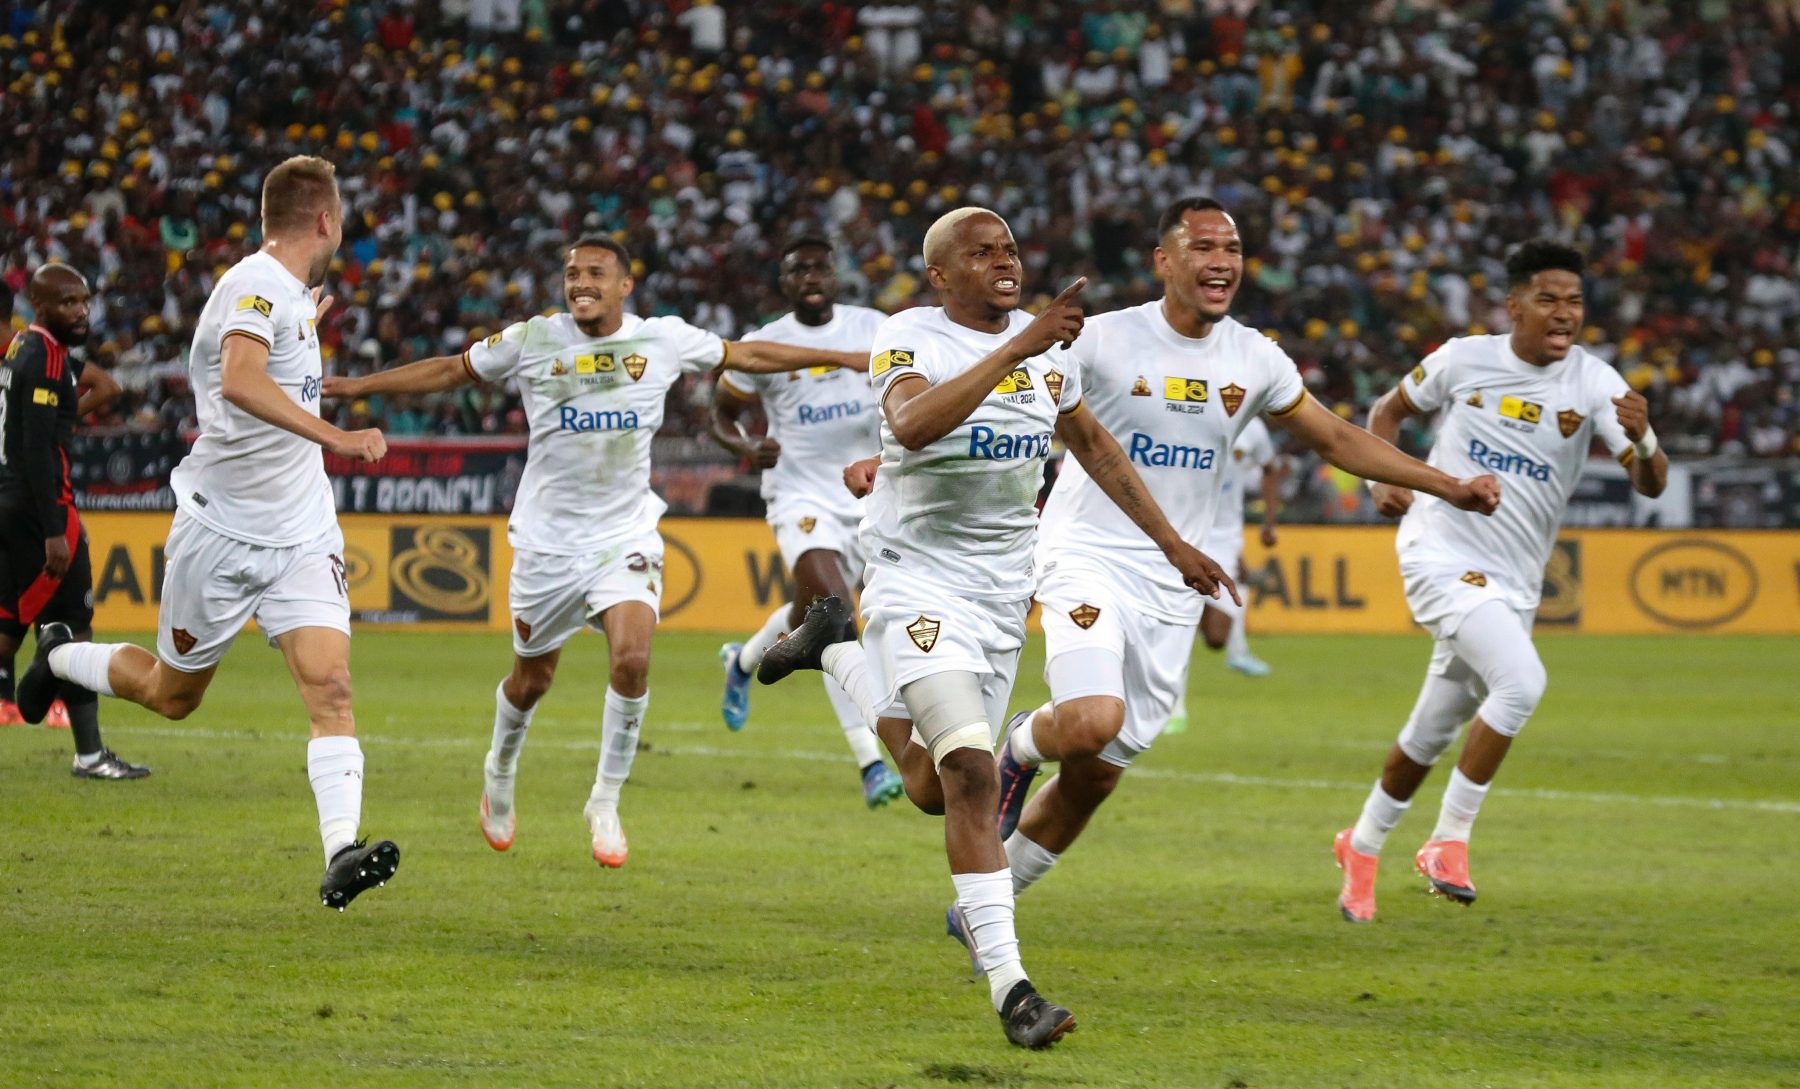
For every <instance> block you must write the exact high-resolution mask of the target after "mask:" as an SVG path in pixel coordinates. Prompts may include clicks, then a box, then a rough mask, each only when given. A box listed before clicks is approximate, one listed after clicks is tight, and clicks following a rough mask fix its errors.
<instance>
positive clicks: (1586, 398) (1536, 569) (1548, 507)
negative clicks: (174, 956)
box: [1395, 334, 1632, 609]
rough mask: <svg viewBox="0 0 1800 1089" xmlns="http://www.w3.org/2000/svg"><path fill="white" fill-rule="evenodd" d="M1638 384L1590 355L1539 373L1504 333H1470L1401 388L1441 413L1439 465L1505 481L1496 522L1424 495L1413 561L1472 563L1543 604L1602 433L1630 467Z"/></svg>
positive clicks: (1408, 538)
mask: <svg viewBox="0 0 1800 1089" xmlns="http://www.w3.org/2000/svg"><path fill="white" fill-rule="evenodd" d="M1628 388H1629V387H1628V386H1626V384H1625V380H1624V379H1623V378H1620V377H1619V375H1618V374H1617V372H1615V371H1614V370H1613V369H1612V368H1611V367H1609V366H1607V365H1606V363H1605V362H1604V361H1603V360H1601V359H1600V358H1599V357H1598V356H1596V355H1593V354H1591V353H1589V352H1587V351H1584V350H1582V349H1581V348H1572V349H1570V351H1569V354H1568V355H1567V356H1565V357H1563V358H1562V359H1560V360H1558V361H1557V362H1555V363H1551V364H1550V365H1548V366H1544V367H1539V366H1534V365H1533V364H1530V363H1527V362H1525V361H1524V360H1522V359H1520V358H1519V357H1518V356H1516V355H1514V354H1513V351H1512V347H1511V344H1510V342H1509V339H1508V337H1507V336H1506V335H1504V334H1496V335H1493V336H1478V337H1459V338H1457V339H1455V340H1451V341H1449V342H1448V343H1446V344H1445V345H1444V346H1443V347H1441V348H1439V349H1438V350H1437V351H1435V352H1432V353H1431V354H1430V355H1428V356H1426V357H1425V360H1424V362H1422V363H1420V364H1419V365H1418V366H1417V367H1414V368H1413V370H1412V373H1410V374H1408V375H1407V376H1406V377H1405V378H1404V379H1402V380H1401V382H1400V394H1401V396H1402V397H1404V398H1405V399H1406V401H1407V403H1408V404H1410V405H1411V406H1412V407H1413V408H1414V409H1415V410H1417V411H1419V412H1422V413H1437V414H1438V419H1437V436H1436V438H1434V439H1433V440H1432V445H1431V457H1430V459H1429V460H1430V462H1431V464H1432V465H1433V466H1435V467H1437V468H1439V469H1442V470H1443V471H1444V472H1446V473H1449V474H1450V475H1451V476H1454V477H1470V476H1478V475H1480V474H1482V473H1492V474H1494V475H1495V476H1497V477H1499V478H1500V488H1501V494H1500V509H1499V510H1497V511H1495V512H1494V514H1493V515H1492V516H1491V517H1483V516H1481V515H1479V514H1474V513H1471V512H1468V511H1462V510H1458V509H1456V508H1455V507H1453V506H1451V505H1450V504H1449V503H1446V502H1444V501H1443V500H1441V499H1438V498H1435V497H1433V496H1429V495H1426V494H1424V493H1423V492H1420V493H1418V494H1417V495H1416V496H1414V498H1413V505H1412V508H1411V509H1410V510H1408V511H1407V513H1406V517H1404V518H1403V519H1401V521H1400V532H1399V535H1398V537H1397V538H1396V541H1395V545H1396V547H1397V548H1398V550H1399V553H1400V562H1401V565H1402V566H1403V567H1404V566H1407V565H1409V564H1413V565H1438V566H1444V567H1466V568H1467V569H1468V571H1469V572H1471V573H1473V574H1475V575H1477V576H1479V577H1481V578H1483V579H1484V580H1487V581H1490V582H1492V581H1497V582H1499V583H1500V584H1501V586H1502V587H1503V588H1504V589H1505V591H1506V594H1507V597H1508V599H1509V600H1510V601H1511V603H1512V605H1513V607H1514V608H1516V609H1535V608H1537V604H1538V592H1539V589H1540V587H1541V585H1542V583H1543V578H1544V564H1545V563H1546V562H1547V561H1548V560H1549V558H1550V549H1551V547H1552V546H1553V545H1554V544H1555V541H1556V529H1557V526H1558V525H1560V524H1561V523H1562V518H1563V512H1564V510H1566V509H1567V507H1568V503H1569V494H1570V493H1571V492H1572V491H1574V489H1575V481H1576V479H1577V478H1579V477H1580V476H1581V466H1582V463H1583V462H1585V461H1586V460H1587V455H1588V447H1589V446H1590V445H1591V444H1592V442H1593V438H1594V436H1595V435H1598V436H1599V437H1600V441H1601V442H1602V443H1604V444H1605V445H1606V448H1607V449H1608V450H1609V451H1611V452H1612V453H1613V454H1614V455H1615V456H1618V457H1619V458H1620V460H1622V461H1625V462H1626V463H1627V464H1629V463H1630V461H1631V456H1632V455H1631V440H1630V439H1627V438H1626V437H1625V429H1624V428H1623V427H1621V426H1619V419H1618V409H1617V407H1615V406H1614V405H1613V403H1612V399H1613V398H1614V397H1619V396H1623V395H1624V393H1625V391H1626V390H1627V389H1628Z"/></svg>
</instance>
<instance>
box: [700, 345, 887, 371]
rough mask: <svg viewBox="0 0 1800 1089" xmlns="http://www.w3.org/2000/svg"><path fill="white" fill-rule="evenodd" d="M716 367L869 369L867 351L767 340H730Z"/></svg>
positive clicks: (787, 369)
mask: <svg viewBox="0 0 1800 1089" xmlns="http://www.w3.org/2000/svg"><path fill="white" fill-rule="evenodd" d="M719 366H721V367H723V368H725V369H726V370H728V371H743V372H744V373H745V374H780V373H782V372H783V371H802V370H805V369H806V368H808V367H842V368H844V369H845V370H847V371H866V370H868V369H869V353H867V352H832V351H826V350H825V349H823V348H801V347H798V346H797V345H793V344H776V343H775V342H773V341H768V340H729V341H726V342H725V359H724V361H722V362H721V363H720V364H719Z"/></svg>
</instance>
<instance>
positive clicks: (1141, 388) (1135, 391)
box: [1131, 374, 1150, 397]
mask: <svg viewBox="0 0 1800 1089" xmlns="http://www.w3.org/2000/svg"><path fill="white" fill-rule="evenodd" d="M1131 395H1132V396H1133V397H1148V396H1150V383H1149V382H1148V381H1147V380H1146V379H1145V378H1144V376H1143V375H1141V374H1140V375H1138V376H1137V381H1135V382H1133V383H1132V384H1131Z"/></svg>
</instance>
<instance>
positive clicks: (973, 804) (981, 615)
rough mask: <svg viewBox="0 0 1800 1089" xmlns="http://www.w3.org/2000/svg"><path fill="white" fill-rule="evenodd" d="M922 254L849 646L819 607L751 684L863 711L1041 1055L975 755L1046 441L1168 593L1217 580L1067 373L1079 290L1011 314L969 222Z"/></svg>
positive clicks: (977, 958)
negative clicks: (844, 700) (795, 688)
mask: <svg viewBox="0 0 1800 1089" xmlns="http://www.w3.org/2000/svg"><path fill="white" fill-rule="evenodd" d="M924 256H925V264H926V276H927V278H928V280H929V281H930V283H931V286H932V287H933V288H934V289H936V291H937V293H938V296H939V298H940V299H941V300H942V302H943V305H942V306H941V307H920V308H917V309H913V310H907V311H903V312H901V313H899V314H896V315H894V316H893V317H891V318H889V319H888V320H887V321H886V322H884V323H883V324H882V326H881V329H880V331H879V332H878V333H877V334H876V337H875V346H874V352H875V354H874V358H873V360H872V361H871V363H870V367H869V376H870V380H871V382H872V383H873V385H874V387H875V390H876V392H877V394H878V395H879V396H880V397H881V407H882V426H881V462H880V468H879V470H878V472H877V473H876V475H875V486H874V491H873V492H872V493H871V494H870V496H869V499H868V514H867V516H866V517H865V518H864V520H863V537H864V539H863V546H864V548H865V549H866V550H867V551H868V553H869V556H870V559H869V564H868V571H867V582H868V587H867V589H866V590H865V591H864V593H863V597H862V615H863V620H864V622H865V624H866V630H865V632H864V635H863V645H862V646H859V645H858V644H856V643H854V642H846V641H843V632H844V627H845V624H846V623H847V622H848V619H849V614H848V610H847V608H846V607H845V606H844V605H843V603H842V602H841V601H840V600H838V599H836V598H826V599H824V600H823V601H821V602H818V603H816V604H815V605H814V606H813V607H812V608H811V609H809V610H808V613H807V617H806V621H805V622H804V623H803V624H802V625H801V627H800V629H799V630H798V631H796V632H795V633H794V634H793V635H792V636H790V637H789V638H788V639H786V640H784V641H782V642H780V643H777V644H776V645H775V646H773V647H771V648H770V649H769V651H768V653H767V654H765V655H764V658H763V663H762V666H761V667H760V668H759V670H758V671H757V677H758V679H759V680H762V681H764V682H765V683H769V682H773V681H775V680H778V679H780V678H781V677H782V676H785V675H786V674H787V673H788V672H790V671H792V670H793V669H795V668H798V667H801V666H805V667H810V668H824V669H826V670H828V671H829V672H830V673H831V674H832V675H833V676H834V677H836V678H837V679H838V681H839V682H840V683H842V684H843V685H844V687H845V689H846V691H848V692H849V693H850V694H851V696H852V698H854V699H857V701H858V703H859V705H861V706H865V707H868V708H869V709H870V714H871V717H877V716H878V722H877V730H878V732H879V733H880V735H881V738H882V740H883V741H884V742H885V743H886V744H887V747H888V750H889V751H890V752H891V753H893V754H894V756H895V759H896V760H897V761H898V763H899V765H900V770H901V775H902V777H903V778H904V780H905V782H906V790H907V795H908V797H909V798H911V799H912V800H913V802H914V803H915V804H916V805H918V806H919V807H920V808H921V809H923V810H925V811H926V812H931V813H942V814H943V815H944V846H945V851H946V854H947V855H948V856H949V861H950V873H951V881H952V883H953V884H954V885H955V887H956V902H955V903H954V904H953V905H952V906H951V908H950V911H949V913H948V915H949V923H950V927H951V930H952V933H954V934H956V935H957V936H959V937H960V938H961V939H962V941H963V942H964V944H965V945H966V946H967V947H968V949H969V953H970V959H971V963H972V964H973V965H974V967H975V969H976V971H978V972H984V973H985V974H986V975H987V979H988V988H989V995H990V997H991V998H992V1000H993V1003H994V1008H995V1010H997V1011H998V1012H999V1014H1000V1019H1001V1022H1002V1024H1003V1026H1004V1027H1005V1031H1006V1036H1007V1039H1009V1040H1011V1041H1012V1042H1013V1043H1016V1044H1019V1045H1022V1046H1026V1047H1033V1048H1041V1047H1048V1046H1049V1045H1050V1044H1052V1043H1054V1042H1055V1041H1056V1040H1057V1039H1058V1038H1060V1037H1061V1036H1062V1035H1063V1034H1064V1033H1066V1032H1068V1031H1069V1030H1070V1029H1072V1028H1074V1027H1075V1019H1074V1016H1073V1015H1072V1014H1070V1012H1069V1011H1068V1010H1067V1009H1064V1008H1063V1007H1061V1006H1058V1005H1055V1004H1053V1003H1051V1002H1048V1001H1046V1000H1045V999H1044V998H1043V997H1042V996H1040V995H1039V994H1038V992H1037V990H1036V988H1034V987H1033V986H1032V984H1031V981H1030V980H1029V979H1028V978H1027V976H1026V973H1025V968H1024V965H1023V964H1022V963H1021V961H1020V959H1019V947H1018V938H1017V936H1016V932H1015V928H1014V924H1013V888H1012V879H1011V877H1010V875H1009V874H1008V871H1007V868H1006V856H1005V854H1004V852H1003V851H1002V849H1001V844H1000V837H999V836H998V835H997V834H996V832H995V828H994V823H993V813H994V807H995V805H996V804H997V802H998V800H999V782H998V779H997V777H996V774H995V769H994V760H993V756H992V748H993V744H994V730H993V724H997V723H998V722H1000V720H1001V719H1002V717H1003V716H1004V715H1005V713H1006V701H1007V699H1008V697H1009V696H1010V694H1011V692H1012V683H1013V677H1014V674H1015V673H1016V671H1017V669H1018V662H1019V651H1020V648H1021V647H1023V645H1024V642H1025V614H1026V612H1027V610H1028V609H1029V607H1030V604H1031V593H1032V588H1033V583H1034V580H1033V577H1032V563H1031V551H1032V543H1033V540H1034V538H1035V537H1036V535H1037V533H1036V529H1037V511H1036V507H1035V500H1036V498H1037V493H1038V488H1039V486H1040V485H1041V483H1042V481H1043V473H1044V461H1045V459H1046V458H1047V457H1048V456H1049V453H1050V441H1051V436H1052V434H1053V433H1055V434H1058V435H1060V436H1061V437H1062V439H1063V441H1064V443H1065V444H1066V445H1067V446H1068V448H1069V452H1070V454H1071V455H1072V456H1073V457H1074V459H1075V461H1076V462H1078V463H1079V464H1081V465H1082V466H1083V467H1084V470H1085V471H1086V472H1087V474H1089V476H1091V478H1092V479H1093V480H1094V482H1095V483H1096V485H1097V486H1098V487H1099V489H1100V490H1101V492H1102V493H1103V494H1104V495H1105V497H1106V499H1107V500H1108V501H1109V502H1110V503H1113V504H1117V506H1118V507H1119V508H1120V510H1121V511H1123V516H1125V517H1129V518H1130V519H1131V521H1132V523H1133V524H1134V525H1135V526H1137V527H1138V532H1139V533H1140V534H1143V535H1147V536H1148V538H1149V539H1151V540H1154V541H1155V542H1156V546H1155V547H1157V548H1158V549H1159V550H1160V551H1161V554H1162V555H1163V556H1164V557H1166V558H1165V559H1164V560H1163V562H1164V564H1165V565H1172V566H1173V570H1174V571H1175V572H1179V573H1178V574H1176V575H1174V577H1176V578H1179V579H1180V580H1181V582H1182V583H1183V585H1184V587H1186V586H1191V587H1194V588H1196V589H1199V590H1201V591H1203V592H1206V593H1216V592H1218V589H1219V587H1220V586H1221V585H1223V586H1225V587H1227V588H1229V587H1230V579H1228V578H1227V577H1226V576H1225V574H1224V572H1223V571H1222V570H1221V569H1220V568H1219V567H1218V565H1217V564H1215V563H1213V562H1212V561H1211V560H1209V559H1207V558H1206V557H1205V556H1203V555H1201V554H1200V553H1199V552H1198V551H1196V550H1195V549H1194V548H1193V547H1191V546H1190V545H1188V544H1186V543H1185V542H1184V541H1183V540H1182V539H1181V538H1180V537H1179V536H1178V535H1177V534H1176V532H1175V530H1174V529H1173V528H1172V527H1171V526H1170V525H1169V522H1168V519H1166V518H1165V517H1164V516H1163V514H1162V511H1161V510H1159V509H1158V508H1157V505H1156V503H1155V501H1154V500H1152V499H1151V498H1150V496H1149V493H1148V491H1147V490H1146V489H1145V487H1144V482H1143V481H1142V480H1141V479H1140V478H1139V476H1138V474H1137V472H1136V470H1135V469H1134V468H1133V467H1132V463H1131V461H1130V460H1128V459H1127V457H1126V455H1125V452H1124V451H1123V450H1122V449H1120V447H1119V444H1118V442H1116V441H1115V440H1114V439H1113V437H1112V436H1111V435H1109V434H1108V433H1107V432H1106V430H1105V429H1104V428H1103V427H1102V426H1101V425H1100V423H1099V422H1098V421H1097V420H1096V419H1095V417H1094V415H1093V414H1092V413H1091V412H1088V411H1087V409H1086V402H1085V400H1084V395H1083V386H1082V381H1083V379H1082V374H1081V371H1080V368H1079V367H1078V366H1077V365H1076V363H1075V361H1074V359H1073V358H1072V357H1071V355H1070V353H1068V352H1067V351H1066V350H1064V349H1066V347H1067V345H1068V344H1069V343H1071V342H1073V341H1075V340H1076V338H1077V337H1079V336H1081V330H1082V313H1081V310H1080V307H1079V304H1078V302H1077V297H1078V296H1079V295H1080V293H1081V289H1082V287H1083V286H1084V285H1085V283H1086V281H1085V280H1077V281H1076V282H1075V283H1074V284H1071V285H1070V286H1069V287H1068V288H1067V289H1065V290H1064V291H1063V292H1062V294H1060V295H1058V296H1057V298H1056V299H1055V301H1054V302H1052V303H1051V305H1050V306H1049V308H1048V309H1046V310H1045V311H1044V312H1043V313H1042V314H1039V315H1038V316H1037V317H1035V318H1033V317H1032V316H1030V315H1029V314H1026V313H1023V312H1021V311H1020V310H1019V309H1018V307H1019V298H1020V294H1021V292H1022V290H1023V287H1024V284H1023V280H1022V275H1023V268H1022V265H1021V262H1020V260H1019V249H1018V244H1017V243H1016V242H1015V241H1014V240H1013V236H1012V231H1011V230H1010V229H1008V227H1007V225H1006V223H1005V221H1004V220H1002V219H1001V218H1000V217H999V216H997V215H995V214H994V213H993V212H990V211H987V210H986V209H982V208H962V209H958V210H957V211H954V212H951V213H949V214H947V215H945V216H943V217H942V218H940V219H939V220H938V221H937V222H936V223H935V224H933V225H932V227H931V229H930V230H929V231H928V232H926V235H925V246H924ZM1059 345H1061V346H1062V348H1058V346H1059ZM864 647H867V650H868V653H867V655H866V656H865V654H864V653H863V650H864Z"/></svg>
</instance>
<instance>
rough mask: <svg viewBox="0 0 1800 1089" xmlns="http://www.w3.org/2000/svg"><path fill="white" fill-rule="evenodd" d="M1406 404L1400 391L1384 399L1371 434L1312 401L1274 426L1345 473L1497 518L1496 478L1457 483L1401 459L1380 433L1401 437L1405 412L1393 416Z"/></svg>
mask: <svg viewBox="0 0 1800 1089" xmlns="http://www.w3.org/2000/svg"><path fill="white" fill-rule="evenodd" d="M1405 398H1406V395H1405V394H1403V393H1401V392H1400V391H1399V390H1398V389H1396V390H1394V391H1392V392H1390V393H1388V394H1386V395H1384V396H1383V397H1382V398H1381V400H1380V401H1377V402H1376V404H1375V409H1374V411H1373V412H1371V413H1370V416H1369V429H1368V430H1366V431H1365V430H1363V429H1362V428H1360V427H1357V426H1356V425H1355V424H1352V423H1350V422H1349V421H1347V420H1343V419H1340V418H1339V417H1338V415H1337V414H1336V413H1335V412H1332V411H1331V410H1329V409H1327V408H1326V407H1325V406H1324V405H1322V404H1320V403H1319V402H1318V401H1317V400H1315V399H1314V398H1312V397H1311V396H1308V397H1307V398H1306V400H1305V403H1304V404H1302V405H1301V406H1300V408H1299V410H1298V411H1296V412H1294V413H1292V414H1291V415H1288V416H1285V417H1282V418H1280V419H1277V420H1275V421H1274V422H1275V423H1276V424H1277V425H1279V426H1281V427H1283V428H1285V429H1286V430H1287V433H1288V434H1290V435H1292V436H1294V437H1295V438H1297V439H1299V440H1300V441H1301V442H1303V443H1305V444H1306V445H1307V446H1309V447H1311V448H1312V449H1313V450H1315V451H1316V452H1317V453H1318V455H1319V456H1320V457H1322V458H1324V459H1325V460H1326V461H1329V462H1330V463H1331V464H1333V465H1335V466H1337V467H1338V468H1340V469H1342V470H1344V471H1345V472H1347V473H1353V474H1355V475H1356V476H1360V477H1363V478H1364V479H1366V480H1375V481H1380V482H1382V483H1384V484H1392V485H1395V486H1396V487H1397V488H1401V489H1409V488H1410V489H1413V490H1415V491H1422V492H1424V493H1426V494H1427V495H1435V496H1437V497H1438V498H1439V499H1442V500H1444V501H1445V502H1448V503H1451V504H1453V505H1455V506H1456V507H1458V508H1459V509H1462V510H1472V511H1477V512H1479V513H1481V514H1492V513H1494V509H1495V508H1496V507H1498V506H1499V505H1500V482H1499V481H1498V480H1497V479H1495V478H1494V477H1493V476H1491V475H1487V476H1476V477H1470V478H1468V479H1466V480H1458V479H1456V478H1455V477H1453V476H1451V475H1450V474H1448V473H1445V472H1443V471H1441V470H1439V469H1434V468H1432V467H1431V466H1430V465H1427V464H1425V463H1424V462H1422V461H1420V460H1419V459H1418V458H1414V457H1409V456H1407V455H1406V454H1403V453H1401V452H1400V451H1399V449H1398V448H1396V447H1395V446H1394V444H1393V443H1392V442H1390V441H1389V440H1388V438H1387V437H1385V436H1384V435H1383V434H1382V433H1381V432H1379V431H1377V430H1376V427H1377V421H1378V420H1379V423H1380V426H1382V427H1384V428H1386V429H1387V435H1389V436H1392V435H1398V434H1399V433H1400V422H1399V421H1400V420H1401V419H1403V418H1404V416H1405V413H1404V412H1402V414H1401V415H1400V416H1395V415H1394V413H1395V412H1397V411H1401V409H1404V408H1406V407H1407V406H1406V402H1405ZM1396 404H1397V405H1398V406H1399V407H1398V408H1397V407H1396ZM1411 505H1412V496H1411V495H1408V496H1406V498H1405V502H1404V505H1403V506H1401V507H1400V510H1399V513H1401V514H1404V513H1405V512H1406V507H1409V506H1411ZM1376 506H1377V509H1381V511H1382V513H1383V514H1389V513H1390V511H1389V510H1386V509H1382V507H1381V500H1380V498H1379V497H1377V499H1376Z"/></svg>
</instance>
